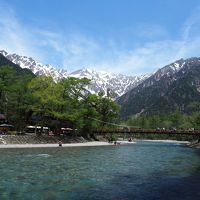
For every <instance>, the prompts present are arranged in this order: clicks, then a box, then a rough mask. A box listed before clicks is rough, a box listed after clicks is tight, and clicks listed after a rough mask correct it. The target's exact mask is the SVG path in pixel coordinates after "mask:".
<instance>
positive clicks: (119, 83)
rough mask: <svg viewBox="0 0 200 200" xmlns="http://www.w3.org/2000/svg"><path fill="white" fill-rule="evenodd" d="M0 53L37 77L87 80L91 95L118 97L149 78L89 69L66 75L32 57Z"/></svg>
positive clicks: (2, 51)
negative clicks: (112, 93)
mask: <svg viewBox="0 0 200 200" xmlns="http://www.w3.org/2000/svg"><path fill="white" fill-rule="evenodd" d="M0 53H1V54H2V55H3V56H5V57H6V58H7V59H9V60H10V61H12V62H13V63H15V64H18V65H19V66H20V67H21V68H27V69H30V70H31V71H32V72H33V73H34V74H35V75H37V76H41V75H45V76H52V77H53V78H54V80H59V79H62V78H67V77H76V78H84V77H85V78H88V79H90V80H91V84H90V85H89V86H88V90H89V91H90V92H91V93H98V92H100V91H103V92H104V93H105V94H106V91H107V89H108V88H109V89H111V90H113V92H115V93H116V96H117V97H118V96H121V95H123V94H124V93H126V92H127V91H128V90H130V89H131V88H134V87H136V86H137V85H138V84H140V83H141V82H142V81H143V80H145V79H146V78H148V77H149V75H142V76H126V75H122V74H114V73H111V72H106V71H96V70H94V69H90V68H85V69H80V70H77V71H74V72H72V73H70V74H68V73H67V71H66V70H64V69H56V68H55V67H53V66H52V65H50V64H46V65H44V64H42V63H40V62H37V61H35V60H34V59H33V58H32V57H27V56H20V55H18V54H16V53H14V54H9V53H8V52H6V51H4V50H1V51H0Z"/></svg>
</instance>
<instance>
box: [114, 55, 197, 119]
mask: <svg viewBox="0 0 200 200" xmlns="http://www.w3.org/2000/svg"><path fill="white" fill-rule="evenodd" d="M195 101H200V58H190V59H187V60H183V59H181V60H178V61H176V62H174V63H172V64H170V65H167V66H165V67H163V68H161V69H159V70H158V71H157V72H155V73H154V74H153V75H152V76H150V77H149V78H148V79H146V80H145V81H144V82H142V83H141V84H139V85H138V86H137V87H136V88H133V89H132V90H130V91H129V92H127V93H126V94H124V95H123V96H121V97H119V98H118V99H117V102H118V103H119V104H120V106H121V116H122V117H123V118H124V117H128V116H131V115H138V114H149V115H150V114H158V113H167V112H171V111H175V110H180V111H183V112H187V110H188V106H189V105H190V104H191V103H192V102H195Z"/></svg>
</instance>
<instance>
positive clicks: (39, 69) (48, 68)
mask: <svg viewBox="0 0 200 200" xmlns="http://www.w3.org/2000/svg"><path fill="white" fill-rule="evenodd" d="M0 53H1V54H2V55H3V56H5V57H6V58H7V59H8V60H10V61H12V62H13V63H15V64H17V65H19V66H20V67H21V68H28V69H30V70H31V71H32V72H33V73H34V74H35V75H38V76H41V75H45V76H52V77H53V78H54V79H55V80H58V79H60V78H64V77H67V71H65V70H63V69H59V70H57V69H56V68H54V67H53V66H52V65H49V64H48V65H44V64H42V63H39V62H37V61H35V60H34V59H33V58H31V57H26V56H19V55H17V54H9V53H7V52H6V51H4V50H0Z"/></svg>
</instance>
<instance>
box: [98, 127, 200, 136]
mask: <svg viewBox="0 0 200 200" xmlns="http://www.w3.org/2000/svg"><path fill="white" fill-rule="evenodd" d="M94 133H97V134H102V135H104V134H109V133H127V134H134V133H137V134H165V135H199V136H200V131H199V130H156V129H138V128H130V129H109V128H103V129H96V130H95V131H94Z"/></svg>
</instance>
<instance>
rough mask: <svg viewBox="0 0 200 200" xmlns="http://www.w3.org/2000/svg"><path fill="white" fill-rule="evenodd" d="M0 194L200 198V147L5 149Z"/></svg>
mask: <svg viewBox="0 0 200 200" xmlns="http://www.w3.org/2000/svg"><path fill="white" fill-rule="evenodd" d="M0 153H1V156H0V199H1V200H4V199H14V200H21V199H34V200H39V199H46V200H47V199H48V200H50V199H52V200H54V199H56V200H57V199H58V200H59V199H60V200H62V199H67V200H71V199H73V200H77V199H80V200H97V199H98V200H104V199H105V200H137V199H143V200H146V199H147V200H155V199H156V200H157V199H162V200H163V199H170V200H172V199H177V200H179V199H180V200H184V199H187V200H196V199H198V200H199V199H200V189H199V187H200V153H199V151H198V150H196V149H191V148H188V147H185V146H184V145H181V144H178V143H165V142H144V141H143V142H137V143H136V144H131V145H118V146H104V147H73V148H62V147H60V148H59V147H58V148H27V149H0Z"/></svg>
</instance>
